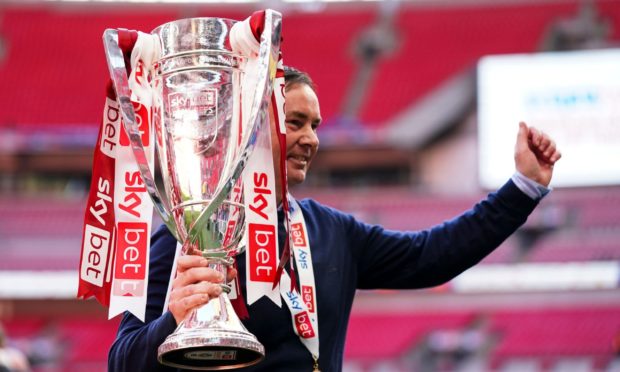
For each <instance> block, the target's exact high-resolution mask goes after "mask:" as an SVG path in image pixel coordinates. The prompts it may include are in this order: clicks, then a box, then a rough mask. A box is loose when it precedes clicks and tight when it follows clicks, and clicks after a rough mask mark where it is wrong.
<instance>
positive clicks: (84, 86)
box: [0, 0, 620, 128]
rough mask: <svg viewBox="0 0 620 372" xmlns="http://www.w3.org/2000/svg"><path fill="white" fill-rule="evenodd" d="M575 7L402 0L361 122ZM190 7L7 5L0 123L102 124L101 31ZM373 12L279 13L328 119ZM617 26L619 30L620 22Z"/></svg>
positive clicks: (336, 115) (288, 49)
mask: <svg viewBox="0 0 620 372" xmlns="http://www.w3.org/2000/svg"><path fill="white" fill-rule="evenodd" d="M596 3H597V7H598V9H599V11H600V13H602V14H604V15H605V19H608V20H610V21H611V22H612V23H614V24H619V23H620V7H617V2H616V1H615V0H603V1H597V2H596ZM578 7H579V2H578V1H561V2H547V3H544V4H536V3H532V2H523V3H519V2H515V3H506V4H497V5H492V3H487V2H485V3H484V4H480V5H467V6H460V7H459V6H450V7H441V6H440V7H432V6H427V7H424V6H416V7H414V6H408V5H407V3H406V2H404V3H403V5H402V7H401V8H400V9H399V10H398V12H397V13H396V15H395V16H394V18H393V20H392V22H391V26H390V29H391V30H392V32H393V37H394V39H395V41H394V47H393V48H392V50H390V51H387V52H385V53H384V54H383V55H380V56H379V58H378V59H377V60H376V61H375V62H373V63H374V65H373V66H374V67H373V68H374V70H373V72H372V77H371V79H370V80H369V83H368V85H367V86H365V87H363V89H364V90H365V93H364V94H363V98H362V101H361V102H360V104H359V106H360V110H359V113H358V114H359V115H358V119H359V123H358V124H363V125H365V126H368V127H371V128H374V127H381V126H384V125H387V124H389V123H390V120H392V119H393V118H394V117H395V116H396V115H397V114H398V113H400V112H401V111H403V110H405V109H406V108H408V107H409V106H410V105H412V104H414V103H415V102H416V101H417V100H419V99H420V98H422V97H424V96H425V95H426V94H428V93H430V92H431V91H432V90H433V89H435V88H436V87H437V86H438V85H439V84H440V83H442V82H444V81H445V80H446V79H448V78H450V77H451V76H453V75H455V74H458V73H460V72H462V71H463V70H465V69H473V68H474V66H475V64H476V62H477V60H478V59H479V58H480V57H482V56H483V55H486V54H502V53H529V52H535V51H537V50H539V48H540V46H541V43H542V41H543V39H544V37H545V33H546V32H547V31H548V27H549V25H550V24H552V23H553V22H554V21H556V20H558V19H561V18H562V17H568V16H572V15H573V14H575V13H576V12H577V10H578ZM330 9H331V10H330ZM250 11H251V9H248V8H241V9H240V10H230V8H226V9H224V10H217V9H216V8H213V7H205V8H204V9H200V8H192V11H191V16H218V17H228V18H234V19H242V18H244V17H245V16H247V13H248V12H250ZM184 16H187V13H184V12H183V11H182V10H174V8H170V7H154V8H152V9H149V10H147V11H143V10H142V11H139V10H138V8H132V7H128V6H123V7H117V8H116V7H113V6H109V7H106V8H104V11H101V10H100V9H99V10H98V8H89V7H87V6H83V7H81V6H79V5H75V6H72V7H71V6H60V5H56V6H55V5H53V4H51V5H47V6H41V7H30V6H23V7H19V6H9V7H6V8H4V9H2V19H1V22H0V37H1V38H2V40H3V46H4V47H3V53H1V54H0V81H2V86H3V87H5V88H4V89H2V91H1V92H0V101H1V102H3V104H2V105H0V127H5V128H7V127H8V128H15V127H19V126H22V125H35V126H43V127H48V128H49V127H50V126H51V127H55V126H65V125H69V126H76V125H77V126H80V125H88V126H94V125H96V124H97V123H98V122H99V117H100V113H101V109H102V105H103V97H104V87H105V82H106V80H107V76H108V73H107V68H106V66H105V57H104V54H103V47H102V42H101V37H102V34H103V31H104V30H105V29H106V28H129V29H137V30H141V31H145V32H149V31H150V30H152V29H153V28H155V27H156V26H158V25H160V24H163V23H165V22H167V21H170V20H174V19H178V18H183V17H184ZM377 18H378V15H377V10H376V9H375V8H373V7H369V6H351V7H334V8H330V7H327V8H325V9H324V11H322V12H319V13H304V12H299V11H295V10H293V9H291V10H289V11H285V13H284V43H283V51H284V58H285V59H284V60H285V62H286V63H287V64H291V65H293V66H298V67H299V68H302V69H304V70H307V71H308V72H310V73H311V75H312V76H313V77H314V78H315V80H316V82H317V85H318V90H319V97H320V98H321V107H322V112H323V116H324V118H325V119H326V121H327V122H332V121H333V122H338V121H339V119H340V116H341V114H342V110H341V109H342V107H343V105H344V97H345V96H346V95H347V94H349V91H348V90H349V89H351V87H352V86H354V82H355V81H356V79H359V78H360V77H359V75H357V74H358V73H359V71H360V66H361V60H360V58H362V57H359V56H357V57H356V52H355V50H356V48H357V46H356V45H357V44H356V43H357V42H358V41H359V40H360V38H361V37H362V36H361V35H362V34H363V33H364V32H366V31H367V30H368V29H371V28H372V27H374V26H375V24H376V22H377ZM489 30H492V31H489ZM611 32H612V35H611V37H612V38H613V39H615V40H617V39H618V35H619V33H620V28H618V27H616V28H613V29H612V30H611ZM405 76H406V79H404V78H403V77H405Z"/></svg>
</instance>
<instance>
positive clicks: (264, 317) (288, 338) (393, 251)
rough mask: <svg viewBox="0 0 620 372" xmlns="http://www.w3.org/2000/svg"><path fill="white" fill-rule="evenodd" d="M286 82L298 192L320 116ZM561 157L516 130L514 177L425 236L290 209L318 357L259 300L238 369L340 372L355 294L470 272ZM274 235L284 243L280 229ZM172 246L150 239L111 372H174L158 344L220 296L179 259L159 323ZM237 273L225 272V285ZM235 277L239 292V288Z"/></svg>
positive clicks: (215, 279) (306, 203) (199, 268)
mask: <svg viewBox="0 0 620 372" xmlns="http://www.w3.org/2000/svg"><path fill="white" fill-rule="evenodd" d="M285 79H286V88H285V90H286V113H285V115H286V127H287V138H286V154H287V155H286V156H287V159H286V160H287V174H288V182H289V184H290V185H296V184H299V183H302V182H303V181H304V180H305V178H306V174H307V172H308V168H309V167H310V163H311V162H312V159H313V158H314V156H315V155H316V152H317V150H318V146H319V140H318V137H317V134H316V131H317V129H318V127H319V125H320V123H321V114H320V108H319V101H318V98H317V95H316V92H315V90H314V85H313V83H312V80H310V78H309V77H308V76H307V75H306V74H304V73H301V72H299V71H296V70H293V69H288V70H286V73H285ZM274 143H277V140H275V139H274ZM560 156H561V154H560V153H559V151H557V149H556V147H555V143H554V142H553V141H552V140H551V139H550V138H549V137H548V136H547V135H546V134H544V133H541V132H540V131H538V130H536V129H534V128H529V127H528V126H527V125H525V124H524V123H521V124H520V125H519V133H518V136H517V144H516V147H515V164H516V170H517V172H516V173H515V175H514V176H513V177H512V179H511V180H509V181H508V182H507V183H506V184H505V185H504V186H503V187H502V188H501V189H500V190H498V191H497V192H496V193H493V194H490V195H489V196H488V198H487V199H486V200H483V201H482V202H480V203H478V204H477V205H476V206H474V208H473V209H472V210H470V211H468V212H466V213H464V214H463V215H461V216H459V217H457V218H455V219H453V220H451V221H448V222H445V223H443V224H441V225H438V226H434V227H432V228H430V229H428V230H424V231H417V232H396V231H388V230H385V229H383V228H382V227H381V226H371V225H367V224H364V223H362V222H360V221H357V220H356V219H355V218H354V217H353V216H351V215H349V214H345V213H342V212H339V211H337V210H334V209H331V208H329V207H326V206H323V205H321V204H319V203H317V202H316V201H314V200H311V199H305V200H302V201H298V202H294V203H293V209H294V212H295V211H297V212H299V211H301V213H299V214H300V215H301V216H302V217H301V218H302V220H303V222H304V224H305V226H306V235H305V236H306V237H307V240H308V244H309V245H310V252H311V260H310V262H309V265H310V267H311V268H312V270H311V271H312V272H313V273H314V277H313V278H312V280H311V283H310V284H311V285H312V288H313V289H314V291H315V292H316V304H313V305H312V306H314V305H316V308H317V309H318V310H317V314H318V315H317V318H318V320H317V323H318V329H317V332H316V334H314V333H313V336H317V342H318V345H319V346H318V349H319V350H318V351H319V352H316V351H314V352H313V351H312V348H311V347H309V346H308V345H307V339H305V338H304V337H300V336H299V335H298V334H297V333H298V332H299V330H295V329H294V327H293V322H292V320H291V312H292V310H291V309H289V307H287V306H286V305H284V304H283V306H282V308H279V307H277V306H276V305H274V304H273V303H272V302H271V301H270V300H268V299H266V298H262V299H260V300H258V301H257V302H255V303H254V304H252V305H250V306H248V311H249V315H250V317H249V319H245V320H244V321H243V323H244V325H245V326H246V327H247V329H248V330H249V331H250V332H252V333H253V334H254V335H256V336H257V338H258V340H259V341H260V342H261V343H262V344H263V345H264V346H265V354H266V356H265V359H264V360H263V361H262V362H260V363H259V364H257V365H255V366H253V367H249V368H247V369H245V370H252V371H259V370H260V371H310V370H312V369H313V368H316V367H319V366H320V368H321V369H322V370H323V371H339V370H341V369H342V358H343V352H344V342H345V336H346V329H347V323H348V319H349V315H350V312H351V306H352V303H353V297H354V295H355V291H356V290H357V289H376V288H391V289H415V288H424V287H430V286H435V285H439V284H442V283H444V282H446V281H448V280H450V279H452V278H454V277H455V276H457V275H458V274H460V273H461V272H463V271H464V270H466V269H468V268H469V267H471V266H473V265H475V264H476V263H478V262H479V261H480V260H482V258H484V257H485V256H486V255H487V254H489V253H490V252H491V251H492V250H493V249H495V248H496V247H497V246H499V245H500V244H501V242H502V241H504V240H505V239H506V238H507V237H508V236H509V235H510V234H512V233H513V232H514V231H515V230H516V229H517V228H518V227H519V226H521V225H522V224H523V223H524V222H525V220H526V218H527V216H528V215H529V214H530V213H531V212H532V210H533V209H534V208H535V206H536V205H537V204H538V201H539V200H540V199H541V198H542V197H543V196H544V195H545V194H546V193H547V192H548V191H549V190H548V189H547V186H548V185H549V182H550V181H551V176H552V174H553V166H554V164H555V162H556V161H558V160H559V158H560ZM278 159H279V155H278V151H274V164H278V163H277V162H278ZM275 168H276V169H277V168H278V167H275ZM276 179H278V178H277V177H276ZM277 195H279V193H277ZM278 202H280V200H278ZM280 234H281V237H283V227H282V223H280ZM280 241H283V238H281V239H280ZM175 245H176V240H175V239H174V238H173V237H172V235H170V233H169V232H168V231H167V230H166V229H165V228H160V229H159V230H158V231H157V232H156V233H155V234H154V236H153V243H152V248H151V270H150V273H149V287H148V288H149V297H148V305H147V310H146V321H145V323H142V322H141V321H139V320H138V319H136V318H135V317H133V316H132V315H128V314H126V315H125V316H124V318H123V321H122V323H121V325H120V327H119V332H118V336H117V339H116V341H115V343H114V344H113V345H112V348H111V350H110V355H109V369H110V370H111V371H138V370H144V371H174V370H175V369H174V368H170V367H166V366H163V365H161V364H159V363H158V362H157V348H158V346H159V345H160V344H161V343H162V342H163V341H164V340H165V338H166V336H168V335H169V334H170V333H172V332H173V331H174V330H175V328H176V326H177V324H178V323H179V322H181V321H182V320H183V319H184V318H185V316H186V315H187V314H189V312H190V311H191V310H192V309H194V308H196V307H198V306H201V305H203V304H205V303H207V302H208V301H209V300H210V299H211V298H214V297H216V296H218V295H219V294H220V293H221V288H220V286H219V285H218V283H220V282H222V281H223V280H224V278H223V276H222V275H221V274H219V273H217V272H215V271H213V270H211V269H209V268H208V267H207V262H206V260H205V259H203V258H202V257H200V256H197V255H187V256H184V257H181V258H179V260H178V267H177V276H176V279H175V280H174V281H173V285H172V292H171V295H170V301H169V304H168V309H167V311H165V312H164V314H163V315H162V311H163V306H164V299H165V296H166V290H167V285H168V283H167V281H168V278H169V276H170V271H171V267H172V263H173V262H172V261H173V259H174V251H175ZM237 262H238V264H239V272H240V273H244V272H245V266H244V257H243V256H239V257H238V259H237ZM235 275H236V272H232V271H231V272H229V278H228V280H230V279H231V278H232V277H234V276H235ZM240 277H241V275H240ZM240 279H241V280H240V281H239V283H240V285H241V291H242V293H243V292H245V281H244V278H243V277H241V278H240ZM302 279H303V278H302ZM302 279H300V281H301V280H302ZM302 285H303V283H302ZM370 336H371V335H370ZM315 354H318V355H315ZM317 357H318V358H317ZM317 359H318V360H317Z"/></svg>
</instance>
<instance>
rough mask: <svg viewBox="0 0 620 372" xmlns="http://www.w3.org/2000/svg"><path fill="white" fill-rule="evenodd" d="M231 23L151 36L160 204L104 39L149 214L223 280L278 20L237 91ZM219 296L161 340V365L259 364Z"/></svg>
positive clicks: (263, 113)
mask: <svg viewBox="0 0 620 372" xmlns="http://www.w3.org/2000/svg"><path fill="white" fill-rule="evenodd" d="M235 23H236V21H233V20H228V19H221V18H191V19H183V20H178V21H174V22H170V23H166V24H164V25H161V26H159V27H157V28H156V29H155V30H153V32H152V33H151V35H155V36H156V37H157V39H158V41H159V44H160V45H159V48H160V52H161V53H160V57H159V59H157V60H156V62H155V63H154V64H153V66H150V69H151V71H152V73H153V79H152V81H151V88H152V89H153V90H154V92H155V93H154V98H153V128H154V131H155V136H156V141H155V142H156V143H157V151H158V158H159V164H160V169H161V174H162V177H161V178H162V180H163V185H164V191H165V194H166V197H167V198H166V199H163V198H162V197H161V194H160V192H159V191H158V188H157V185H156V182H155V179H154V177H153V172H152V171H151V169H150V168H149V166H148V163H147V161H146V156H145V151H144V148H143V146H142V140H141V137H140V132H139V128H138V125H137V123H136V120H135V113H134V110H133V106H132V103H131V101H130V91H129V87H128V84H127V73H126V69H125V63H124V60H123V54H122V51H121V49H120V48H119V46H118V32H117V30H106V31H105V33H104V45H105V49H106V57H107V60H108V66H109V70H110V75H111V77H112V80H113V83H114V87H115V89H116V93H117V97H118V102H119V104H120V106H121V112H122V115H123V121H124V124H125V130H126V132H127V134H128V135H129V139H130V142H131V146H132V149H133V152H134V155H135V158H136V161H137V163H138V167H139V169H140V172H141V174H142V178H143V181H144V183H145V185H146V187H147V189H148V191H149V195H150V196H151V198H152V199H153V202H154V205H155V208H156V210H157V211H158V212H159V214H160V216H161V217H162V219H163V221H164V223H165V224H166V226H167V227H168V228H169V230H170V231H171V233H172V234H173V235H174V236H175V237H176V238H177V240H178V241H180V242H181V243H182V244H183V247H184V251H186V250H188V249H199V250H200V251H201V252H202V255H203V256H204V257H205V258H207V259H208V260H209V262H210V263H211V267H212V268H214V269H216V270H218V271H220V272H222V273H223V274H224V275H225V274H226V267H227V266H229V265H231V264H232V263H233V257H234V256H235V255H236V254H239V253H240V252H241V251H242V249H243V244H240V241H241V240H242V236H243V232H244V230H245V222H244V200H243V197H242V195H243V193H242V192H241V190H240V189H241V187H240V184H241V182H240V176H241V173H242V171H243V169H244V167H245V165H246V163H247V161H248V158H249V156H250V154H251V152H252V149H253V147H254V144H255V142H256V140H257V137H258V133H259V132H258V131H259V130H261V128H263V129H265V126H267V129H268V125H269V115H268V111H267V110H268V102H269V98H270V95H271V90H272V86H273V79H274V76H275V66H276V62H277V58H278V52H279V47H280V30H281V27H280V25H281V15H280V13H278V12H275V11H272V10H267V11H266V14H265V29H264V31H263V34H262V36H261V41H260V50H259V55H258V63H256V64H255V65H254V66H257V67H256V68H255V70H254V71H258V73H257V74H256V76H257V78H256V80H257V81H258V83H257V84H256V85H255V86H242V84H241V82H242V81H243V78H244V74H246V71H244V68H243V66H245V63H244V61H245V60H244V59H245V58H246V57H244V56H242V55H239V54H238V53H235V52H233V50H232V48H231V42H230V31H231V28H232V27H233V25H234V24H235ZM243 95H246V96H247V97H249V100H250V102H251V105H250V106H251V108H250V109H249V110H248V111H243V110H242V109H241V101H240V97H242V96H243ZM248 95H249V96H248ZM246 102H247V101H246ZM242 112H243V113H244V114H243V115H242ZM246 112H249V113H250V114H249V115H247V114H246ZM222 287H223V293H222V295H221V296H219V298H217V299H213V300H211V301H209V303H207V304H206V305H204V306H202V307H200V308H199V309H198V310H195V311H193V312H192V313H191V314H190V315H189V316H188V317H187V318H186V319H185V320H184V321H183V322H181V324H179V326H178V327H177V329H176V330H175V331H174V332H173V333H172V334H171V335H169V336H168V337H167V339H166V340H165V341H164V343H163V344H162V345H161V346H160V347H159V349H158V359H159V361H160V362H161V363H163V364H166V365H169V366H173V367H178V368H185V369H200V370H216V369H233V368H241V367H245V366H249V365H253V364H255V363H258V362H259V361H261V360H262V359H263V358H264V354H265V351H264V347H263V345H261V344H260V342H258V340H257V339H256V337H255V336H254V335H252V334H251V333H250V332H248V331H247V329H246V328H245V327H244V326H243V324H242V323H241V321H240V320H239V318H238V316H237V315H236V314H235V312H234V310H233V307H232V305H231V302H230V300H229V298H228V296H227V295H226V293H228V292H230V287H228V286H227V285H223V286H222Z"/></svg>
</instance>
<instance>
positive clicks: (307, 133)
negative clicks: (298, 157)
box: [299, 124, 319, 147]
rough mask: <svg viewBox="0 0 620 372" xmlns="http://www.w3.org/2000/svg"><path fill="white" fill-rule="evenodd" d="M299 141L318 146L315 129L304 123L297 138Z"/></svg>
mask: <svg viewBox="0 0 620 372" xmlns="http://www.w3.org/2000/svg"><path fill="white" fill-rule="evenodd" d="M299 142H300V143H301V144H302V145H307V146H312V147H318V146H319V137H318V136H317V135H316V131H315V130H314V129H312V125H309V124H308V125H304V130H303V133H302V135H301V138H300V139H299Z"/></svg>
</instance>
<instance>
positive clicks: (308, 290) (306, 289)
mask: <svg viewBox="0 0 620 372" xmlns="http://www.w3.org/2000/svg"><path fill="white" fill-rule="evenodd" d="M301 298H302V299H303V301H304V303H305V304H306V307H307V308H308V311H309V312H311V313H314V289H313V288H312V287H310V286H307V285H302V286H301Z"/></svg>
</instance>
